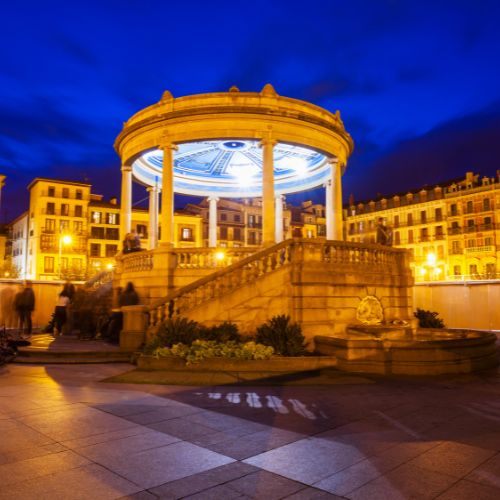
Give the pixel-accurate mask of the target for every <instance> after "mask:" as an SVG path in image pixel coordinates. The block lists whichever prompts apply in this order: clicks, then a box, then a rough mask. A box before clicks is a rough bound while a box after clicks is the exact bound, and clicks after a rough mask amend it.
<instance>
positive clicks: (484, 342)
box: [315, 325, 499, 375]
mask: <svg viewBox="0 0 500 500" xmlns="http://www.w3.org/2000/svg"><path fill="white" fill-rule="evenodd" d="M496 341H497V336H496V335H495V334H494V333H490V332H480V331H474V330H450V329H423V328H418V329H416V330H413V329H411V328H401V327H399V328H392V327H390V326H389V327H387V326H384V325H382V326H376V327H362V326H360V327H352V328H348V329H347V331H346V333H343V334H336V335H335V336H334V337H326V336H316V337H315V345H316V353H317V354H320V355H326V356H336V358H337V366H336V368H337V369H338V370H343V371H349V372H359V373H381V374H390V373H394V374H405V375H442V374H446V373H469V372H472V371H476V370H485V369H489V368H493V367H495V366H497V365H498V363H499V355H498V345H497V344H496Z"/></svg>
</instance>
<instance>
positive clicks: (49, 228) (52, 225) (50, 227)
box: [45, 219, 56, 233]
mask: <svg viewBox="0 0 500 500" xmlns="http://www.w3.org/2000/svg"><path fill="white" fill-rule="evenodd" d="M55 231H56V220H55V219H45V232H47V233H49V232H50V233H55Z"/></svg>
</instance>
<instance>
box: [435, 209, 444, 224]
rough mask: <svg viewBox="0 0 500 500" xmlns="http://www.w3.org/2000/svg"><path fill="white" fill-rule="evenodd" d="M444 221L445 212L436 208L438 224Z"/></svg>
mask: <svg viewBox="0 0 500 500" xmlns="http://www.w3.org/2000/svg"><path fill="white" fill-rule="evenodd" d="M442 220H443V212H442V209H441V208H436V222H439V221H442Z"/></svg>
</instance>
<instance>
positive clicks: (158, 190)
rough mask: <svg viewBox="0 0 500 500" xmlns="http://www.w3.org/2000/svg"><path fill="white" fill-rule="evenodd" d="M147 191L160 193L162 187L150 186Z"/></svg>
mask: <svg viewBox="0 0 500 500" xmlns="http://www.w3.org/2000/svg"><path fill="white" fill-rule="evenodd" d="M146 191H147V192H148V193H159V192H160V188H159V187H158V186H149V187H148V188H147V189H146Z"/></svg>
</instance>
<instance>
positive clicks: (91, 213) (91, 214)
mask: <svg viewBox="0 0 500 500" xmlns="http://www.w3.org/2000/svg"><path fill="white" fill-rule="evenodd" d="M94 214H95V212H90V222H94Z"/></svg>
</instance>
